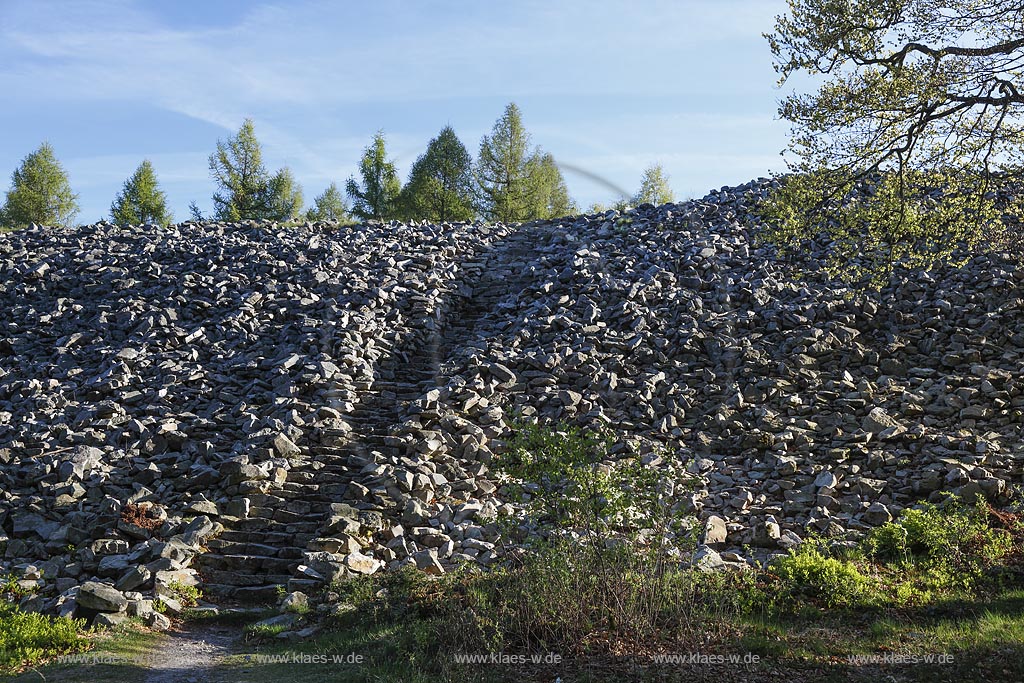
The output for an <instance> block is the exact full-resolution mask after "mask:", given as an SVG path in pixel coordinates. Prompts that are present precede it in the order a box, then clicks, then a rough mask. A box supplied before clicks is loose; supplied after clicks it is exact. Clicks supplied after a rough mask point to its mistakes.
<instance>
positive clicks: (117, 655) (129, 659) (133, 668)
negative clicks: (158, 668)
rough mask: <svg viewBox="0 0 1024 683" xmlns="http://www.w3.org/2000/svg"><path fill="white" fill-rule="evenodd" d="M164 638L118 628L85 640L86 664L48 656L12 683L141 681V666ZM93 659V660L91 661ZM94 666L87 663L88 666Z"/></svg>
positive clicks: (131, 623)
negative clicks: (46, 661)
mask: <svg viewBox="0 0 1024 683" xmlns="http://www.w3.org/2000/svg"><path fill="white" fill-rule="evenodd" d="M166 637H167V636H165V635H163V634H157V633H153V632H151V631H146V630H144V629H142V628H141V627H140V626H139V624H138V623H137V622H134V621H129V622H127V623H125V624H123V625H121V626H118V627H117V628H113V629H110V630H109V631H105V632H102V633H90V634H88V635H87V636H86V639H85V640H86V644H87V651H85V648H83V651H85V654H86V655H88V656H89V658H90V659H89V660H88V661H87V662H85V663H74V664H61V663H58V662H57V661H56V660H55V659H54V656H55V655H56V653H55V652H52V651H51V652H50V653H48V655H49V656H48V659H49V662H48V663H46V664H45V665H38V666H32V667H28V668H27V669H24V670H23V671H22V673H21V674H20V675H18V676H17V677H14V678H12V679H11V680H12V681H13V682H14V683H30V682H36V681H44V680H46V681H62V682H66V683H92V682H93V681H111V682H113V681H119V682H120V681H142V680H145V678H146V669H145V668H144V667H143V666H142V665H141V664H140V663H141V662H144V661H145V660H147V659H152V658H153V657H154V656H155V653H156V652H157V650H158V648H159V646H160V644H161V643H162V642H163V641H164V640H165V639H166ZM93 658H94V659H93ZM93 661H95V662H97V663H95V664H94V663H89V662H93Z"/></svg>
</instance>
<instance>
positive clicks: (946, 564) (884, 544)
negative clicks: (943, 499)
mask: <svg viewBox="0 0 1024 683" xmlns="http://www.w3.org/2000/svg"><path fill="white" fill-rule="evenodd" d="M864 546H865V552H866V553H867V555H868V557H870V558H872V559H875V560H881V561H888V562H894V563H896V564H898V565H902V566H915V567H917V568H919V569H921V570H923V571H925V572H927V573H929V574H930V575H931V576H930V579H931V582H932V583H933V584H934V585H936V586H940V585H943V584H949V585H951V586H953V585H959V586H961V587H965V588H969V587H970V586H971V585H973V583H974V581H975V580H976V579H977V578H978V577H979V576H981V574H982V573H983V571H984V570H985V569H987V568H989V567H991V566H993V565H994V564H996V563H997V562H998V560H999V559H1001V558H1002V557H1004V556H1005V555H1006V554H1007V553H1008V552H1010V550H1011V549H1012V548H1013V537H1012V535H1011V534H1010V532H1009V531H1007V530H1005V529H996V528H993V527H992V525H991V523H990V521H989V514H988V508H987V507H986V506H985V504H984V503H979V504H978V505H976V506H973V507H965V506H962V505H959V504H958V500H957V499H956V498H955V497H953V496H950V498H949V500H948V502H947V504H946V505H945V506H944V507H939V506H937V505H934V504H932V503H924V504H922V505H921V506H920V507H918V508H908V509H906V510H904V511H903V512H902V513H901V514H900V517H899V519H897V520H895V521H893V522H889V523H888V524H885V525H883V526H881V527H879V528H878V529H875V530H874V531H873V532H872V533H871V535H870V536H869V537H868V538H867V539H866V540H865V544H864Z"/></svg>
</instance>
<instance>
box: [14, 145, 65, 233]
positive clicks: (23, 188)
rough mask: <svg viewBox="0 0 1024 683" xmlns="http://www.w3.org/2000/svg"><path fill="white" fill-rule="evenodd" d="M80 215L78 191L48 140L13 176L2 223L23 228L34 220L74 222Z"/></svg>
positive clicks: (54, 222)
mask: <svg viewBox="0 0 1024 683" xmlns="http://www.w3.org/2000/svg"><path fill="white" fill-rule="evenodd" d="M77 215H78V195H76V194H75V193H74V192H72V191H71V185H70V183H69V182H68V176H67V173H65V172H64V168H63V166H61V164H60V162H59V161H57V157H56V155H55V154H54V152H53V147H52V146H50V144H49V143H48V142H44V143H43V144H42V145H40V146H39V149H37V150H36V151H34V152H32V153H31V154H29V155H28V156H26V157H25V158H24V159H22V161H21V165H20V166H19V167H18V168H17V169H16V170H15V171H14V173H13V175H12V176H11V188H10V189H9V190H8V191H7V197H6V200H5V202H4V205H3V207H2V208H0V225H3V226H6V227H10V228H23V227H26V226H28V225H29V224H30V223H38V224H40V225H62V226H67V225H71V223H72V222H73V221H74V219H75V216H77Z"/></svg>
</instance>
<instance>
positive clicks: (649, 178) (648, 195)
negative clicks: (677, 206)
mask: <svg viewBox="0 0 1024 683" xmlns="http://www.w3.org/2000/svg"><path fill="white" fill-rule="evenodd" d="M674 201H675V193H673V192H672V188H671V187H669V185H668V176H667V175H665V171H664V169H662V167H661V164H653V165H651V166H648V167H647V168H646V169H644V175H643V177H642V178H641V180H640V189H639V190H637V193H636V195H634V196H633V204H635V205H636V206H639V205H640V204H654V205H655V206H661V205H662V204H670V203H671V202H674Z"/></svg>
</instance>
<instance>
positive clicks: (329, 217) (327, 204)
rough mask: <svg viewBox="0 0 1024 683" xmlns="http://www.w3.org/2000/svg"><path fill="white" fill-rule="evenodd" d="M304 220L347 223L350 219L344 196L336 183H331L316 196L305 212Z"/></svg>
mask: <svg viewBox="0 0 1024 683" xmlns="http://www.w3.org/2000/svg"><path fill="white" fill-rule="evenodd" d="M306 220H308V221H330V222H336V223H348V222H350V221H351V220H352V217H351V216H350V215H349V212H348V205H347V204H346V203H345V197H344V196H342V194H341V190H339V189H338V186H337V184H335V183H331V184H330V185H329V186H328V187H327V189H326V190H324V191H323V192H322V193H320V194H319V195H317V196H316V198H315V199H314V200H313V206H311V207H310V208H309V210H308V211H307V212H306Z"/></svg>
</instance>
